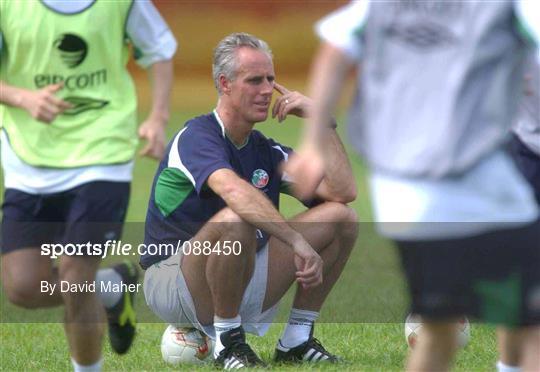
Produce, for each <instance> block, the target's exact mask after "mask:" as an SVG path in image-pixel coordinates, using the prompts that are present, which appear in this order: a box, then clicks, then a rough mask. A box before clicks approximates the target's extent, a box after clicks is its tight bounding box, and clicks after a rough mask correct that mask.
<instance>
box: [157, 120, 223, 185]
mask: <svg viewBox="0 0 540 372" xmlns="http://www.w3.org/2000/svg"><path fill="white" fill-rule="evenodd" d="M207 124H211V123H208V122H194V123H192V124H191V125H189V124H188V126H187V127H186V128H184V130H182V131H181V132H180V133H179V134H178V135H177V137H176V138H175V140H174V142H173V144H172V148H171V152H170V154H169V162H168V166H169V167H175V168H178V169H180V170H181V171H182V172H183V173H184V174H185V175H186V176H187V178H188V179H189V180H190V181H191V183H192V184H193V187H194V188H195V190H196V191H197V194H199V195H200V193H201V191H202V190H203V187H204V186H205V185H206V181H207V180H208V177H210V175H211V174H212V173H214V172H215V171H217V170H218V169H233V167H232V165H231V164H230V162H229V160H228V159H229V156H228V154H227V149H226V144H225V141H224V139H223V137H221V134H220V132H219V131H214V130H208V129H207V126H208V125H207Z"/></svg>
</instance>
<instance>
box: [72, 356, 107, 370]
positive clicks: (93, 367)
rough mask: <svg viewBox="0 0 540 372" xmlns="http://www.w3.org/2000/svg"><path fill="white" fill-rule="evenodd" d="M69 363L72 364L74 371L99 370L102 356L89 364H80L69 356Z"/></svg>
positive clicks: (101, 364)
mask: <svg viewBox="0 0 540 372" xmlns="http://www.w3.org/2000/svg"><path fill="white" fill-rule="evenodd" d="M71 364H73V370H74V371H75V372H101V367H102V366H103V358H100V359H99V360H98V361H97V362H95V363H94V364H91V365H89V366H82V365H80V364H79V363H77V362H76V361H75V360H74V359H73V358H71Z"/></svg>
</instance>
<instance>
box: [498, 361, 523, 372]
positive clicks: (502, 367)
mask: <svg viewBox="0 0 540 372" xmlns="http://www.w3.org/2000/svg"><path fill="white" fill-rule="evenodd" d="M497 372H521V367H513V366H509V365H507V364H504V363H503V362H501V361H500V360H499V361H498V362H497Z"/></svg>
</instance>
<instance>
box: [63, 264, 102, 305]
mask: <svg viewBox="0 0 540 372" xmlns="http://www.w3.org/2000/svg"><path fill="white" fill-rule="evenodd" d="M98 265H99V261H98V260H94V259H92V258H82V257H69V258H66V259H65V260H64V261H63V262H62V263H61V264H60V269H59V272H58V274H59V279H60V285H61V286H62V287H63V289H64V290H62V291H61V294H62V298H63V300H64V305H66V306H67V307H68V308H74V309H75V308H78V307H80V306H85V303H86V302H87V298H93V297H95V292H96V290H97V289H96V288H95V286H96V284H95V278H96V272H97V269H98Z"/></svg>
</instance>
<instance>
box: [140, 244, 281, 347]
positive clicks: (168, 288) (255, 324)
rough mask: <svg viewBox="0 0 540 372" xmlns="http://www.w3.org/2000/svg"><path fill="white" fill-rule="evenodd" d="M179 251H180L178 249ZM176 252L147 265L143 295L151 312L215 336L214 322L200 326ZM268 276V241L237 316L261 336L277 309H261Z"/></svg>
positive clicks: (166, 319) (268, 326)
mask: <svg viewBox="0 0 540 372" xmlns="http://www.w3.org/2000/svg"><path fill="white" fill-rule="evenodd" d="M180 251H181V250H180ZM180 258H181V255H179V254H177V255H174V256H171V257H169V258H168V259H166V260H163V261H160V262H158V263H156V264H154V265H152V266H150V267H149V268H148V269H147V270H146V272H145V275H144V296H145V299H146V303H147V304H148V306H149V307H150V309H152V311H153V312H154V313H155V314H156V315H158V316H159V317H160V318H161V319H163V320H164V321H165V322H167V323H169V324H173V325H177V326H183V327H186V326H187V327H195V328H197V329H199V330H201V331H203V332H204V333H206V334H207V335H208V336H209V337H211V338H213V339H215V331H214V327H213V325H211V324H210V325H202V324H201V323H200V322H199V320H198V319H197V315H196V311H195V305H194V304H193V298H192V297H191V293H189V289H188V287H187V285H186V281H185V279H184V275H183V274H182V270H181V269H180ZM267 278H268V244H266V245H265V246H264V247H263V248H262V249H261V250H259V251H258V252H257V257H256V259H255V270H254V272H253V276H252V277H251V279H250V281H249V284H248V286H247V288H246V291H245V293H244V297H243V298H242V304H241V305H240V317H241V318H242V326H243V327H244V330H245V331H246V332H249V333H253V334H255V335H257V336H262V335H264V334H265V333H266V332H267V331H268V328H270V324H271V323H272V320H273V319H274V316H275V314H276V312H277V309H278V305H279V303H278V304H275V305H274V306H272V307H270V308H269V309H267V310H266V311H264V312H263V311H262V307H263V302H264V297H265V294H266V282H267Z"/></svg>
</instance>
